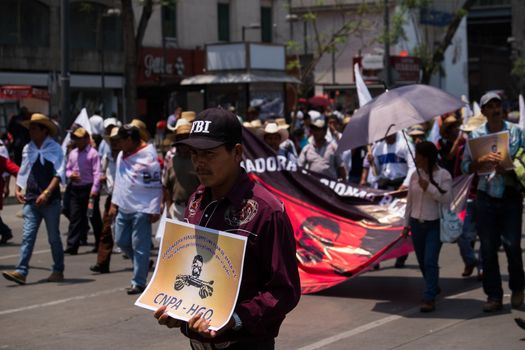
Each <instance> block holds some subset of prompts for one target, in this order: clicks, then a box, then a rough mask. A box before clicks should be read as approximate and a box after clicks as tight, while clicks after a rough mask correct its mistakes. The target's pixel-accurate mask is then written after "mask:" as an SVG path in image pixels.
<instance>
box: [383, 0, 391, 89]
mask: <svg viewBox="0 0 525 350" xmlns="http://www.w3.org/2000/svg"><path fill="white" fill-rule="evenodd" d="M384 4H385V53H384V66H385V85H386V87H387V88H390V85H391V84H392V75H391V71H390V19H389V17H390V16H389V7H388V0H384Z"/></svg>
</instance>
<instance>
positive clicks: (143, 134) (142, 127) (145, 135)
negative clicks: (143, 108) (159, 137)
mask: <svg viewBox="0 0 525 350" xmlns="http://www.w3.org/2000/svg"><path fill="white" fill-rule="evenodd" d="M130 124H131V125H133V126H135V127H137V128H138V129H139V131H140V138H141V139H142V141H144V142H148V141H149V139H150V138H151V135H150V133H149V131H148V128H146V124H144V122H143V121H142V120H140V119H133V120H132V121H131V123H130Z"/></svg>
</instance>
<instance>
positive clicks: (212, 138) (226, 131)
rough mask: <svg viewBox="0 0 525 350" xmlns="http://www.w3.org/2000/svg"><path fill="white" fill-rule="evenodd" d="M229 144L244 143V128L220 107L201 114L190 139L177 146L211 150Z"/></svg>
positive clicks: (196, 119)
mask: <svg viewBox="0 0 525 350" xmlns="http://www.w3.org/2000/svg"><path fill="white" fill-rule="evenodd" d="M227 143H229V144H237V143H242V126H241V123H240V122H239V119H237V116H236V115H235V114H233V113H232V112H230V111H228V110H226V109H224V108H221V107H218V108H208V109H205V110H203V111H202V112H200V113H199V114H198V115H197V118H195V120H194V121H193V122H192V124H191V131H190V135H189V137H188V138H187V139H184V140H181V141H178V142H177V143H176V144H185V145H188V146H190V147H193V148H196V149H210V148H215V147H219V146H221V145H224V144H227Z"/></svg>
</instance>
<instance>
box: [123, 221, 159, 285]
mask: <svg viewBox="0 0 525 350" xmlns="http://www.w3.org/2000/svg"><path fill="white" fill-rule="evenodd" d="M115 241H116V243H117V245H118V246H119V247H120V248H121V249H122V251H123V252H124V253H125V254H126V255H127V256H129V258H130V259H131V261H132V262H133V279H132V280H131V284H132V285H133V286H138V287H145V286H146V279H147V278H148V270H149V258H150V249H151V222H150V214H146V213H131V214H126V213H122V212H121V211H119V212H118V214H117V218H116V219H115Z"/></svg>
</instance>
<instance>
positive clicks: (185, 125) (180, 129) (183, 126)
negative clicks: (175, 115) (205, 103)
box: [173, 118, 191, 135]
mask: <svg viewBox="0 0 525 350" xmlns="http://www.w3.org/2000/svg"><path fill="white" fill-rule="evenodd" d="M173 130H174V131H175V135H182V134H189V133H190V131H191V123H190V122H189V121H188V120H187V119H185V118H180V119H179V120H177V124H176V125H175V128H174V129H173Z"/></svg>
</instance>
